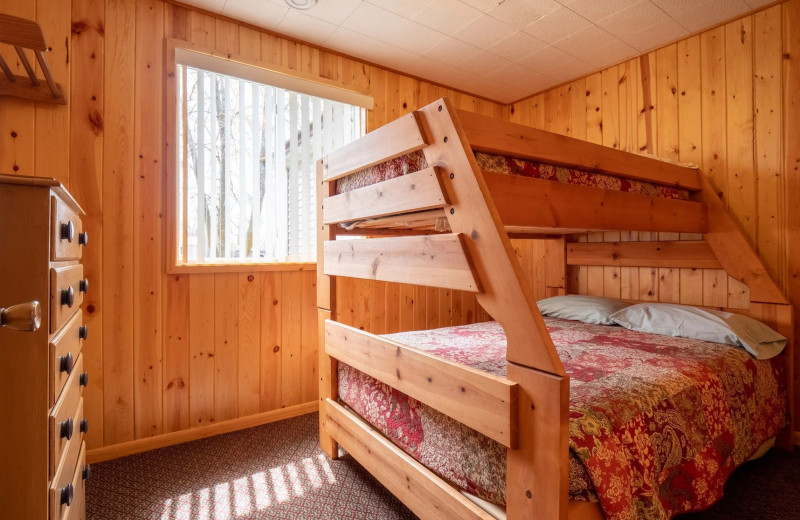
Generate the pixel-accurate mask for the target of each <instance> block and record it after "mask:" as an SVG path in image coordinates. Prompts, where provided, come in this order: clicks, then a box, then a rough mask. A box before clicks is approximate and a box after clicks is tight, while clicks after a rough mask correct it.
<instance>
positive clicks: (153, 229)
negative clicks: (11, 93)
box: [115, 0, 164, 438]
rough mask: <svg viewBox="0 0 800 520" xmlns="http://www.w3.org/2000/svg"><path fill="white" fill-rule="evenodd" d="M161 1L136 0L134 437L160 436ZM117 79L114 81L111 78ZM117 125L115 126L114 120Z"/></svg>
mask: <svg viewBox="0 0 800 520" xmlns="http://www.w3.org/2000/svg"><path fill="white" fill-rule="evenodd" d="M163 26H164V3H163V2H161V1H159V0H143V1H138V2H136V89H135V107H136V108H135V121H136V132H135V150H136V153H135V158H134V161H135V177H134V185H133V190H134V191H133V194H134V216H135V219H134V225H133V240H134V251H135V254H134V257H133V272H134V314H133V317H134V383H135V384H134V412H135V423H134V425H135V435H136V438H142V437H150V436H153V435H158V434H160V433H162V430H163V429H162V423H161V419H162V412H161V406H162V400H161V386H162V384H161V377H162V372H161V362H162V342H163V335H162V331H161V315H162V312H163V310H162V307H161V303H162V300H161V281H162V277H161V261H162V258H163V255H164V253H163V250H162V246H163V242H164V241H163V238H162V234H161V229H162V223H161V217H160V215H161V213H160V211H153V208H154V207H155V208H161V201H162V196H161V190H162V186H163V183H162V178H163V175H162V163H163V161H162V154H163V143H164V140H163V137H162V133H161V130H162V123H163V113H162V109H161V99H162V85H163V82H162V81H161V71H162V69H163V56H164V50H163V46H162V42H161V35H162V34H163V31H164V29H163ZM115 81H118V80H115ZM115 124H116V122H115Z"/></svg>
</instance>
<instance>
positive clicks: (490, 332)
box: [339, 318, 786, 519]
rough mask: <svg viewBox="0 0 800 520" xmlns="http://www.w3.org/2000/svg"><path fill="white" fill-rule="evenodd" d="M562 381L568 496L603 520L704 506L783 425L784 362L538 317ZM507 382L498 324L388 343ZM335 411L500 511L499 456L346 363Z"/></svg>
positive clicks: (488, 444)
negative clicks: (565, 386) (589, 503)
mask: <svg viewBox="0 0 800 520" xmlns="http://www.w3.org/2000/svg"><path fill="white" fill-rule="evenodd" d="M545 321H546V322H547V327H548V329H549V330H550V334H551V336H552V338H553V342H554V343H555V345H556V348H557V349H558V353H559V355H560V356H561V359H562V361H563V362H564V365H565V368H566V370H567V373H568V374H569V376H570V426H569V427H570V494H571V499H577V500H596V498H595V492H596V496H597V497H598V498H599V501H600V504H601V506H602V508H603V510H604V512H605V514H606V517H607V518H608V519H631V518H648V519H664V518H671V517H672V516H673V515H675V514H678V513H682V512H686V511H693V510H699V509H704V508H707V507H709V506H710V505H711V504H713V503H714V502H715V501H717V500H718V499H719V498H720V497H721V496H722V487H723V484H724V482H725V481H726V479H727V478H728V476H729V475H730V474H731V472H732V471H733V470H734V469H735V468H736V467H737V466H738V465H739V464H741V463H742V462H744V461H746V460H747V459H748V458H749V457H750V456H751V455H753V453H754V452H755V451H756V449H757V448H758V447H759V446H760V445H761V444H762V443H763V442H764V441H765V440H767V439H769V438H770V437H773V436H775V435H776V434H777V433H778V431H779V430H780V429H781V428H782V427H783V425H784V424H785V422H786V395H785V390H784V386H783V382H782V381H783V361H782V360H781V359H779V358H776V359H772V360H770V361H758V360H755V359H753V358H752V357H751V356H750V355H749V354H748V353H747V352H745V351H744V350H743V349H741V348H736V347H731V346H727V345H720V344H716V343H707V342H703V341H697V340H691V339H684V338H673V337H669V336H659V335H654V334H643V333H639V332H634V331H631V330H628V329H625V328H622V327H610V326H604V325H588V324H584V323H579V322H574V321H567V320H559V319H553V318H545ZM388 337H390V338H392V339H394V340H396V341H399V342H401V343H404V344H407V345H413V346H415V347H417V348H420V349H423V350H426V351H428V352H431V353H434V354H437V355H440V356H443V357H446V358H448V359H452V360H454V361H457V362H460V363H463V364H465V365H469V366H472V367H476V368H480V369H482V370H486V371H487V372H490V373H493V374H496V375H500V376H505V373H506V361H505V351H506V339H505V334H504V333H503V330H502V328H501V327H500V326H499V325H498V324H497V323H496V322H488V323H478V324H473V325H466V326H459V327H449V328H444V329H435V330H430V331H415V332H407V333H399V334H392V335H390V336H388ZM339 392H340V397H341V399H342V401H343V402H345V403H346V404H347V405H348V406H350V407H351V408H352V409H353V410H355V411H356V412H357V413H358V414H360V415H361V416H362V417H364V418H365V419H366V420H367V421H369V422H370V423H371V424H372V425H373V426H375V427H376V428H377V429H378V430H380V431H381V432H383V433H384V434H385V435H386V436H387V437H389V438H390V439H392V440H393V441H394V442H395V443H396V444H397V445H398V446H400V447H402V448H403V449H404V450H405V451H407V452H408V453H409V454H410V455H412V456H413V457H414V458H416V459H417V460H418V461H420V462H421V463H422V464H424V465H425V466H427V467H428V468H430V469H432V470H433V471H435V472H436V473H437V474H439V476H441V477H442V478H444V479H446V480H448V481H449V482H451V483H452V484H454V485H456V486H457V487H459V488H461V489H464V490H466V491H468V492H470V493H473V494H475V495H478V496H480V497H482V498H485V499H487V500H490V501H493V502H495V503H500V504H504V503H505V472H506V463H505V459H506V457H505V448H504V447H503V446H502V445H500V444H498V443H497V442H495V441H493V440H491V439H488V438H487V437H485V436H483V435H481V434H479V433H477V432H475V431H474V430H471V429H470V428H467V427H466V426H464V425H462V424H460V423H457V422H456V421H454V420H453V419H450V418H449V417H447V416H445V415H443V414H441V413H439V412H437V411H435V410H433V409H431V408H429V407H428V406H426V405H424V404H422V403H419V402H418V401H416V400H414V399H411V398H409V397H408V396H406V395H404V394H402V393H400V392H398V391H396V390H394V389H392V388H390V387H388V386H386V385H384V384H382V383H379V382H378V381H376V380H374V379H372V378H371V377H369V376H366V375H364V374H363V373H361V372H358V371H356V370H355V369H353V368H351V367H349V366H346V365H344V364H340V365H339Z"/></svg>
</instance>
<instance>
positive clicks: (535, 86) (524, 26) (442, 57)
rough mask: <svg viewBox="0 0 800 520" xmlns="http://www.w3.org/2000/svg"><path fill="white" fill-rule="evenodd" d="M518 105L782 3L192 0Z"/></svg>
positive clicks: (724, 0) (746, 0)
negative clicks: (302, 5)
mask: <svg viewBox="0 0 800 520" xmlns="http://www.w3.org/2000/svg"><path fill="white" fill-rule="evenodd" d="M184 1H185V2H186V3H188V4H191V5H194V6H197V7H201V8H203V9H207V10H209V11H212V12H215V13H221V14H223V15H225V16H229V17H231V18H236V19H239V20H243V21H246V22H248V23H251V24H254V25H258V26H261V27H264V28H266V29H269V30H271V31H275V32H277V33H280V34H285V35H287V36H291V37H293V38H296V39H299V40H303V41H306V42H310V43H313V44H316V45H319V46H322V47H326V48H329V49H332V50H335V51H339V52H341V53H344V54H348V55H351V56H355V57H357V58H362V59H365V60H367V61H370V62H373V63H376V64H380V65H384V66H386V67H388V68H391V69H394V70H397V71H400V72H405V73H408V74H411V75H414V76H417V77H420V78H423V79H427V80H431V81H433V82H436V83H440V84H443V85H447V86H449V87H453V88H456V89H459V90H462V91H465V92H469V93H472V94H477V95H480V96H483V97H486V98H489V99H493V100H496V101H500V102H503V103H509V102H511V101H516V100H518V99H521V98H523V97H526V96H529V95H532V94H535V93H537V92H540V91H542V90H544V89H546V88H548V87H552V86H555V85H558V84H560V83H563V82H565V81H568V80H572V79H575V78H579V77H581V76H584V75H586V74H588V73H591V72H593V71H596V70H599V69H602V68H604V67H606V66H609V65H613V64H614V63H618V62H620V61H623V60H626V59H628V58H632V57H634V56H637V55H639V54H641V53H642V52H644V51H648V50H651V49H654V48H656V47H658V46H660V45H664V44H666V43H669V42H671V41H673V40H675V39H678V38H681V37H684V36H686V35H689V34H691V33H695V32H698V31H700V30H702V29H705V28H708V27H711V26H713V25H715V24H717V23H719V22H723V21H725V20H729V19H731V18H734V17H735V16H737V15H740V14H742V13H745V12H747V11H750V10H752V9H754V8H757V7H760V6H762V5H766V4H768V3H770V2H771V1H773V0H319V4H318V5H317V6H316V7H314V8H313V9H310V10H308V11H296V10H293V9H289V8H288V7H287V6H286V3H285V2H284V0H184Z"/></svg>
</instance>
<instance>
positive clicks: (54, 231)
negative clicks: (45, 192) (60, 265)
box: [50, 197, 87, 262]
mask: <svg viewBox="0 0 800 520" xmlns="http://www.w3.org/2000/svg"><path fill="white" fill-rule="evenodd" d="M50 201H51V202H50V214H51V215H52V224H51V226H50V258H51V260H52V261H54V262H60V261H62V260H78V259H80V257H81V255H83V246H84V245H85V244H86V239H87V235H86V233H84V231H83V223H82V222H81V218H80V217H79V216H78V215H77V214H76V213H75V212H74V211H72V209H71V208H70V207H69V206H67V205H66V204H65V203H64V201H62V200H61V199H60V198H58V197H51V198H50Z"/></svg>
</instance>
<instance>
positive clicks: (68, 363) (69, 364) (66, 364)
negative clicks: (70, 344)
mask: <svg viewBox="0 0 800 520" xmlns="http://www.w3.org/2000/svg"><path fill="white" fill-rule="evenodd" d="M58 366H59V370H60V371H61V372H66V373H67V375H70V374H71V373H72V369H73V368H74V367H75V358H73V357H72V352H67V355H66V356H61V363H60V364H59V365H58Z"/></svg>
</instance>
